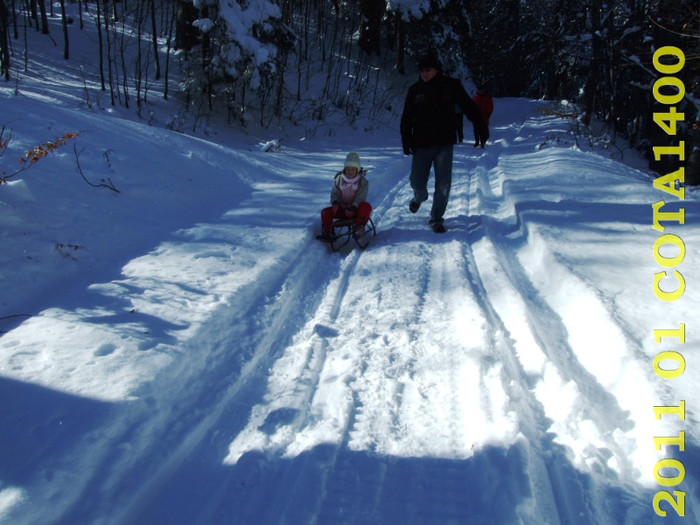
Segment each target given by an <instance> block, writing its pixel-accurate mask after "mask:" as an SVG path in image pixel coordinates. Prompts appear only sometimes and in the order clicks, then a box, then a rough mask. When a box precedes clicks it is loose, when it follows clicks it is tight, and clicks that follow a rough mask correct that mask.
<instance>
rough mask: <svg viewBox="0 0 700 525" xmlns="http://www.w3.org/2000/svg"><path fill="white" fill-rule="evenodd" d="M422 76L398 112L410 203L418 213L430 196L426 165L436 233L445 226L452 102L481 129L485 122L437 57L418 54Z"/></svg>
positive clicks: (451, 140)
mask: <svg viewBox="0 0 700 525" xmlns="http://www.w3.org/2000/svg"><path fill="white" fill-rule="evenodd" d="M418 66H419V68H420V79H419V80H418V82H416V83H415V84H413V85H412V86H411V87H410V88H409V89H408V94H407V95H406V102H405V104H404V108H403V114H402V115H401V143H402V145H403V151H404V153H405V154H406V155H413V159H412V162H411V188H413V198H412V199H411V202H410V204H409V206H408V209H409V210H410V211H411V213H416V212H417V211H418V208H420V205H421V203H422V202H423V201H426V200H428V178H429V176H430V167H431V166H432V167H433V169H434V171H435V194H434V195H433V207H432V210H431V212H430V227H431V228H432V230H433V231H434V232H436V233H444V232H445V231H447V229H446V228H445V225H444V219H443V215H444V214H445V210H446V209H447V200H448V198H449V196H450V188H451V186H452V153H453V148H454V144H455V127H454V114H455V106H457V107H458V108H459V109H461V110H462V112H463V113H464V114H465V115H466V116H467V118H468V119H469V120H471V121H472V122H473V123H474V125H475V126H476V127H477V128H479V129H481V128H482V127H484V126H485V124H484V120H483V118H482V117H481V113H480V112H479V108H477V106H476V104H474V102H473V101H472V99H471V98H470V97H469V95H467V92H466V91H465V90H464V86H462V83H461V82H460V81H459V80H457V79H455V78H451V77H448V76H445V75H444V74H443V73H442V68H441V66H440V62H439V61H438V59H437V56H436V55H435V54H433V53H429V54H427V55H424V56H422V57H421V58H420V60H419V62H418Z"/></svg>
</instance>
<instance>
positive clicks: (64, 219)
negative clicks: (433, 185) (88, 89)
mask: <svg viewBox="0 0 700 525" xmlns="http://www.w3.org/2000/svg"><path fill="white" fill-rule="evenodd" d="M251 5H253V4H251ZM256 5H257V4H256ZM260 5H262V4H260ZM72 49H73V48H72ZM52 52H53V53H54V54H55V55H57V57H56V58H54V59H53V60H55V62H53V63H50V64H47V67H46V68H45V69H43V70H39V68H38V67H34V65H33V64H34V62H32V65H31V66H30V68H29V71H27V72H26V73H25V74H23V75H22V78H21V80H20V81H19V82H17V83H16V84H15V82H14V81H12V82H10V83H3V84H0V107H1V108H2V113H1V119H0V124H4V125H6V126H7V130H10V129H11V132H12V137H11V141H10V143H9V147H8V150H7V151H6V153H5V155H4V156H3V157H2V160H1V161H0V162H1V163H2V171H3V172H4V173H5V174H7V173H10V172H12V171H14V170H16V169H17V168H18V167H19V165H18V164H16V159H17V158H18V157H20V156H22V155H23V153H24V150H26V149H30V148H32V147H33V146H35V145H37V144H42V143H45V142H47V141H51V140H54V139H55V138H56V137H57V136H62V135H63V134H64V133H66V132H73V131H75V132H79V135H78V137H76V138H75V139H73V140H71V141H69V144H67V145H66V146H63V147H61V148H59V149H58V150H56V151H54V152H52V153H50V154H49V156H47V157H45V158H43V159H41V160H40V161H38V162H37V163H36V164H35V165H33V166H32V167H31V168H30V169H28V170H26V171H24V172H22V173H21V174H19V175H18V176H15V177H12V178H10V179H8V183H7V184H4V185H2V186H0V242H1V243H2V250H1V251H0V276H1V277H2V278H1V280H0V283H1V284H0V331H1V333H0V399H2V403H1V404H0V450H1V451H2V453H1V454H0V522H1V523H8V524H9V523H12V524H36V523H94V524H107V523H124V524H126V523H183V524H190V523H226V524H230V523H270V524H277V523H299V524H301V523H304V524H306V523H323V524H327V523H332V524H335V523H401V524H406V523H419V524H430V523H434V524H447V523H470V524H481V523H483V524H516V523H518V524H520V523H524V524H543V523H550V524H559V523H576V524H578V523H581V524H628V525H632V524H635V525H636V524H639V523H662V522H664V523H697V522H698V521H699V520H698V516H699V515H700V514H699V512H698V485H697V479H698V478H697V467H698V461H699V460H698V447H697V440H698V435H699V428H698V421H697V406H698V404H699V403H700V399H699V396H698V393H699V392H700V390H699V388H698V386H699V385H700V365H698V361H697V359H695V358H694V354H693V352H691V351H690V349H693V348H696V347H697V344H698V335H697V329H696V328H697V327H696V322H697V321H696V319H695V317H696V315H695V312H697V310H698V307H699V306H700V295H698V291H697V290H698V287H697V285H696V279H697V276H698V275H700V271H699V270H700V267H699V266H700V263H699V262H698V257H697V255H698V253H700V248H698V247H699V246H700V232H699V231H698V228H697V218H698V211H699V209H698V194H697V192H696V191H695V190H693V189H688V190H687V191H686V198H685V200H684V201H683V204H682V205H683V206H684V207H685V210H686V224H685V225H678V224H674V223H672V222H666V223H665V224H664V225H665V226H666V232H667V233H669V232H670V233H675V234H677V235H679V236H680V237H681V238H682V240H683V241H684V245H685V249H686V257H685V258H684V260H683V261H682V263H681V265H680V266H679V268H678V269H679V270H680V271H681V272H682V274H683V275H684V276H685V278H686V282H687V289H686V291H685V293H684V295H683V297H682V298H681V299H679V300H678V301H675V302H670V303H666V302H663V301H660V300H659V299H658V298H656V296H655V295H654V292H653V287H652V283H653V275H654V274H655V273H657V272H659V271H662V270H663V268H660V267H659V265H658V264H657V263H656V261H655V259H654V257H653V246H654V242H655V241H656V239H657V238H658V237H659V235H660V233H659V232H657V231H655V230H654V229H653V228H652V213H651V210H652V204H653V203H654V202H657V201H659V200H662V199H665V200H666V201H668V202H669V205H671V203H672V202H674V201H673V199H672V197H670V196H669V195H668V194H666V193H664V192H661V191H659V190H658V189H655V188H654V187H653V185H652V180H653V174H650V173H648V172H646V171H645V170H644V169H643V168H642V167H641V166H643V163H642V162H641V161H640V160H639V159H637V158H635V156H634V154H633V153H632V152H625V161H626V162H621V161H620V159H619V158H617V157H613V156H611V155H610V154H608V152H606V151H603V150H595V149H583V148H582V147H577V146H576V145H575V144H573V143H571V142H570V141H566V140H552V137H556V136H558V137H564V138H566V137H567V136H568V135H567V131H568V127H567V124H566V122H565V121H564V120H562V119H560V118H557V117H554V116H545V115H543V113H542V112H540V111H539V109H540V108H541V106H542V105H543V104H544V103H543V102H539V101H531V100H518V99H498V100H496V112H495V113H494V115H493V117H492V124H491V135H492V143H490V144H489V145H488V147H487V148H486V149H485V150H483V151H482V150H480V149H478V150H477V149H474V148H472V146H471V145H458V146H456V148H455V161H454V165H455V176H454V182H453V188H452V194H451V197H450V204H449V207H448V214H447V217H446V225H447V226H448V228H449V231H448V232H447V233H446V234H444V235H436V234H434V233H432V232H431V231H430V230H429V229H428V227H427V214H426V213H427V211H426V208H429V204H430V203H429V202H428V203H427V205H426V206H424V207H423V208H421V210H419V212H418V213H417V214H415V215H412V214H410V213H409V212H408V210H407V204H408V201H409V200H410V197H411V190H410V187H409V184H408V178H407V173H408V170H409V166H410V159H409V158H408V157H405V156H404V155H403V153H402V151H401V148H400V144H399V140H398V129H397V126H394V127H387V128H380V129H375V130H374V131H373V132H367V133H365V132H361V131H352V130H350V131H348V132H347V133H345V134H340V135H342V137H340V138H338V137H335V138H333V139H326V138H322V137H314V138H305V137H303V136H300V133H299V132H297V135H296V136H295V135H294V132H290V134H289V136H286V137H284V140H283V141H281V140H280V137H279V136H273V135H271V134H269V133H270V132H268V135H267V136H262V135H261V136H259V137H255V136H251V135H244V134H242V133H240V132H238V131H235V130H232V129H229V128H226V127H225V126H221V127H219V128H216V129H215V132H210V133H208V134H206V135H204V134H202V136H189V135H185V134H181V133H177V132H174V131H169V130H168V129H166V126H165V123H166V122H167V120H168V118H169V117H168V115H170V114H172V113H173V112H174V111H175V109H174V106H170V105H168V104H166V103H165V102H162V101H154V102H153V104H154V108H153V111H154V118H153V120H154V122H155V125H148V124H147V123H146V122H144V121H142V120H139V119H137V118H135V117H134V116H133V114H132V112H130V111H127V110H124V109H123V108H113V109H111V110H109V111H107V110H102V109H100V105H102V106H105V107H106V106H107V95H103V97H104V98H103V100H101V101H100V100H93V101H92V103H91V104H89V105H87V104H86V103H85V101H84V95H83V94H82V91H83V83H82V82H83V81H82V76H81V75H79V74H77V73H75V76H71V75H70V74H69V73H70V71H66V70H65V69H62V68H61V66H62V64H63V63H62V62H61V59H60V57H58V55H59V54H60V53H59V51H57V50H53V51H52ZM74 52H76V51H74ZM38 60H41V61H50V60H51V59H50V58H47V56H46V55H37V56H32V61H38ZM37 63H38V62H37ZM47 74H53V75H57V76H58V77H57V78H55V79H54V78H53V77H48V78H47V77H46V75H47ZM35 75H36V76H35ZM58 86H61V87H60V88H59V87H58ZM100 102H101V104H100ZM271 146H274V147H271ZM74 147H75V149H74ZM350 149H356V150H357V151H358V152H359V154H360V156H361V158H362V160H363V163H364V164H365V165H367V166H371V167H372V170H371V171H370V175H369V177H370V200H371V202H372V204H373V205H374V210H375V211H374V213H373V218H374V221H375V223H376V224H377V229H378V235H377V237H376V238H375V239H373V241H372V243H371V245H370V246H369V248H368V249H366V250H364V251H361V250H358V249H350V247H349V246H348V247H347V248H346V249H344V250H343V251H342V252H341V253H330V252H329V251H328V249H327V247H326V246H325V245H322V244H320V243H318V242H317V241H316V240H315V239H314V235H315V233H317V230H318V228H319V211H320V209H321V208H322V207H324V206H325V205H326V203H327V199H328V194H329V191H330V184H331V179H332V175H333V174H334V173H335V172H336V171H337V170H338V169H339V168H340V166H341V163H342V162H343V159H344V158H345V154H346V153H347V151H349V150H350ZM78 153H79V155H80V156H79V162H80V166H81V169H82V171H83V173H84V174H85V176H86V177H87V178H88V179H89V180H91V181H92V182H94V183H99V182H100V181H102V180H107V179H109V180H111V181H112V182H113V184H114V186H115V188H116V189H117V190H118V191H119V193H116V192H113V191H110V190H109V189H106V188H94V187H91V186H89V185H88V184H86V183H85V181H83V180H82V178H81V177H80V174H79V172H78V170H77V167H76V155H77V154H78ZM664 286H670V284H668V283H667V284H666V285H664ZM680 323H685V325H686V341H685V343H683V344H680V343H678V341H677V340H673V339H670V338H669V339H666V340H665V341H664V342H662V343H661V344H659V343H657V342H656V341H655V337H654V332H653V330H654V329H677V328H678V327H679V325H680ZM661 350H675V351H678V352H680V353H681V354H683V356H684V357H685V360H686V369H685V372H684V373H683V375H682V376H681V377H680V378H678V379H673V380H669V379H662V378H660V377H658V376H657V375H655V374H654V371H653V361H654V357H655V356H656V354H657V353H658V352H659V351H661ZM681 400H684V401H685V406H686V412H687V415H686V418H685V419H684V420H680V419H679V418H678V417H677V416H663V417H662V419H661V420H657V419H656V418H655V416H654V407H655V406H663V405H666V406H675V405H678V404H679V402H680V401H681ZM680 431H684V432H685V443H686V445H685V449H684V450H683V451H680V450H679V448H678V447H677V446H675V447H674V446H669V447H666V446H664V447H660V449H659V450H657V449H656V448H655V446H654V438H655V437H660V436H678V435H679V432H680ZM662 458H676V459H678V460H680V461H681V462H682V464H683V466H684V468H685V478H684V480H683V482H682V483H681V484H680V485H678V486H676V487H669V488H668V489H667V490H683V491H685V492H686V493H687V495H686V500H685V512H686V516H685V518H674V517H673V516H672V515H673V511H671V509H670V507H669V506H668V505H667V504H663V505H662V508H663V509H665V510H668V512H669V517H667V518H661V517H658V516H656V515H655V514H654V511H653V508H652V498H653V496H654V494H655V493H656V491H657V490H661V489H664V487H661V486H659V485H658V484H657V481H656V480H655V477H654V473H655V469H656V467H655V466H656V465H657V461H658V460H660V459H662ZM675 474H676V473H675V472H671V471H669V470H668V469H666V470H665V471H664V475H665V476H666V477H672V476H674V475H675Z"/></svg>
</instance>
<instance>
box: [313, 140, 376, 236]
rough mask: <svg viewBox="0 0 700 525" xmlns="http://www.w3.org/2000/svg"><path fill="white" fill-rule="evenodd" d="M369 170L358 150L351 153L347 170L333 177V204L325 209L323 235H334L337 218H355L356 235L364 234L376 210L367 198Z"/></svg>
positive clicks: (347, 160) (322, 213) (346, 160)
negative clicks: (333, 227) (332, 231)
mask: <svg viewBox="0 0 700 525" xmlns="http://www.w3.org/2000/svg"><path fill="white" fill-rule="evenodd" d="M366 173H367V171H366V170H365V169H363V168H362V164H361V163H360V156H359V155H358V154H357V153H356V152H354V151H351V152H350V153H348V155H347V157H346V158H345V166H344V167H343V170H342V171H339V172H338V173H336V175H335V177H334V178H333V187H332V189H331V205H330V206H329V207H328V208H324V209H323V210H321V230H322V233H321V238H330V235H331V227H332V225H333V220H334V219H351V220H352V221H353V226H354V229H353V235H354V236H355V238H357V237H361V236H362V235H364V233H365V225H366V224H367V222H368V221H369V216H370V214H371V213H372V206H371V205H370V203H369V202H367V201H366V200H365V199H367V191H368V190H369V182H368V181H367V179H366V178H365V174H366Z"/></svg>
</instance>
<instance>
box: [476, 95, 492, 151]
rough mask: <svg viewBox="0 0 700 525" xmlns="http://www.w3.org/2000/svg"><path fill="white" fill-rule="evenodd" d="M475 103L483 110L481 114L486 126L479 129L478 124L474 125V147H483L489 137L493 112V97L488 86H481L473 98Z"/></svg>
mask: <svg viewBox="0 0 700 525" xmlns="http://www.w3.org/2000/svg"><path fill="white" fill-rule="evenodd" d="M472 100H473V101H474V103H475V104H476V105H477V107H478V108H479V111H481V116H482V117H483V118H484V123H485V124H486V126H485V127H484V128H482V129H481V131H479V130H478V129H477V128H476V126H474V147H475V148H478V147H479V146H481V147H482V148H483V147H484V146H486V141H487V140H488V139H489V117H491V113H493V99H492V98H491V95H489V92H488V87H487V86H480V87H479V91H478V92H477V93H476V95H474V97H473V98H472Z"/></svg>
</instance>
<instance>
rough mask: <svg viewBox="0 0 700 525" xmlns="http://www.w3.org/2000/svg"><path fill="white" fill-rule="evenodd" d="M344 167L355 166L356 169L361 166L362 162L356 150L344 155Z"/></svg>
mask: <svg viewBox="0 0 700 525" xmlns="http://www.w3.org/2000/svg"><path fill="white" fill-rule="evenodd" d="M345 167H346V168H355V169H357V170H358V171H359V170H360V169H361V168H362V163H361V162H360V156H359V155H358V154H357V152H356V151H351V152H350V153H348V156H347V157H345Z"/></svg>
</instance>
